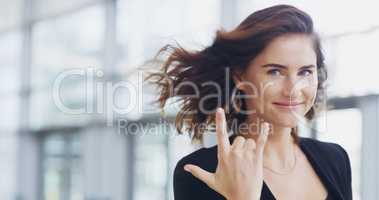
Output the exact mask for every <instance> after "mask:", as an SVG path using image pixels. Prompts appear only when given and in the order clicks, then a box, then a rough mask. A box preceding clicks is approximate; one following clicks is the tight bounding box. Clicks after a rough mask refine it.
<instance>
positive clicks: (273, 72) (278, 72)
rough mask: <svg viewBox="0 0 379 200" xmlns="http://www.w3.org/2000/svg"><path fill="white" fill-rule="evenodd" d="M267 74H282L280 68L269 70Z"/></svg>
mask: <svg viewBox="0 0 379 200" xmlns="http://www.w3.org/2000/svg"><path fill="white" fill-rule="evenodd" d="M267 74H268V75H273V76H277V75H280V70H279V69H271V70H268V71H267Z"/></svg>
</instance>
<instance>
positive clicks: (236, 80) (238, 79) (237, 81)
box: [232, 71, 244, 90]
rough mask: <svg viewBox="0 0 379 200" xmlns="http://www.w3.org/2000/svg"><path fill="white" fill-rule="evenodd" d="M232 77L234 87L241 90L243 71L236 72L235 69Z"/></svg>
mask: <svg viewBox="0 0 379 200" xmlns="http://www.w3.org/2000/svg"><path fill="white" fill-rule="evenodd" d="M232 78H233V81H234V84H235V85H236V87H237V88H238V89H239V90H243V84H241V83H243V81H244V77H243V73H241V72H237V71H236V72H233V73H232Z"/></svg>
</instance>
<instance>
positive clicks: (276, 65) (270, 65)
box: [262, 63, 315, 69]
mask: <svg viewBox="0 0 379 200" xmlns="http://www.w3.org/2000/svg"><path fill="white" fill-rule="evenodd" d="M262 67H263V68H266V67H278V68H283V69H287V68H288V67H287V66H284V65H281V64H275V63H268V64H265V65H262ZM309 68H315V66H314V65H305V66H302V67H300V69H309Z"/></svg>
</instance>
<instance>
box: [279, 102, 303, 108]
mask: <svg viewBox="0 0 379 200" xmlns="http://www.w3.org/2000/svg"><path fill="white" fill-rule="evenodd" d="M274 104H275V105H277V106H280V107H288V108H290V107H296V106H299V105H301V104H303V103H301V102H274Z"/></svg>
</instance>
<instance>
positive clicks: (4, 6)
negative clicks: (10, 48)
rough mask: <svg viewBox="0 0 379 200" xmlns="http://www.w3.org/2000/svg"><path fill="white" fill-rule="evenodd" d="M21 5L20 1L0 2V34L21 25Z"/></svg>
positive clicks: (2, 0)
mask: <svg viewBox="0 0 379 200" xmlns="http://www.w3.org/2000/svg"><path fill="white" fill-rule="evenodd" d="M22 3H23V1H22V0H13V1H7V0H0V5H1V6H0V19H1V20H0V32H2V30H8V29H11V28H15V27H16V26H18V25H21V20H22V13H21V11H22V5H23V4H22ZM0 44H1V42H0ZM0 60H1V59H0Z"/></svg>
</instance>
